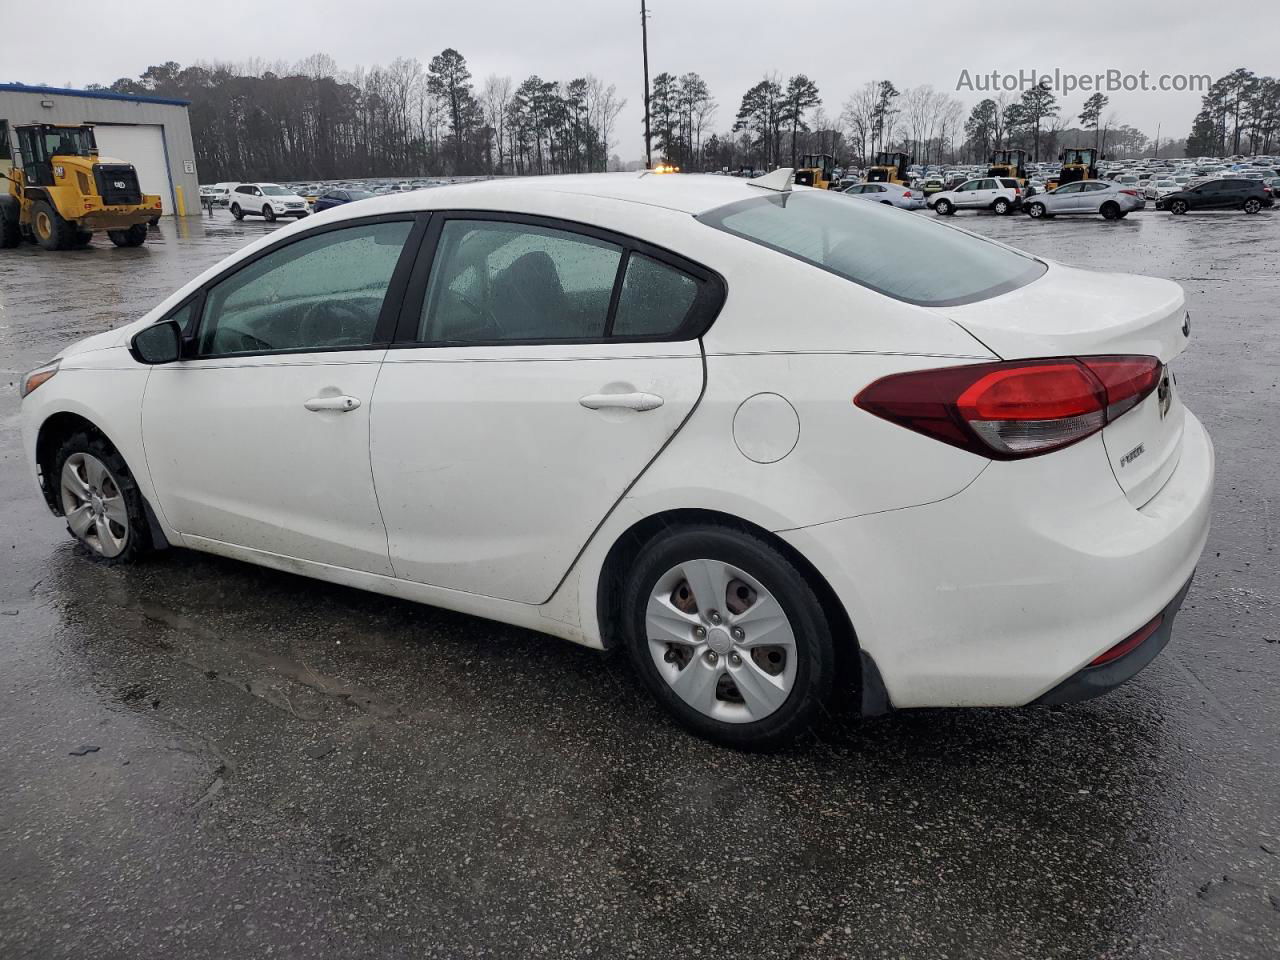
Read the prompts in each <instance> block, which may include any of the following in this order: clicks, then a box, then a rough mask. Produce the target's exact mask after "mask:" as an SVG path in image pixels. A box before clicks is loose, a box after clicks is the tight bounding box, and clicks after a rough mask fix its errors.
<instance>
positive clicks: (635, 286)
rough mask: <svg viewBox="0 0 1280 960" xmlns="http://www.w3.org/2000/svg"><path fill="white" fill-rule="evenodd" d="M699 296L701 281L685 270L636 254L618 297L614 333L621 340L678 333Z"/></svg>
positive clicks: (630, 261) (633, 256)
mask: <svg viewBox="0 0 1280 960" xmlns="http://www.w3.org/2000/svg"><path fill="white" fill-rule="evenodd" d="M697 296H698V281H697V280H695V279H694V278H693V277H691V276H689V275H688V274H687V273H685V272H684V271H682V270H677V269H676V268H675V267H670V266H668V265H667V264H665V263H659V262H658V261H657V260H654V259H652V258H651V257H646V256H644V255H643V254H640V253H633V254H632V255H631V256H630V257H628V259H627V273H626V277H625V279H624V280H623V281H622V293H621V294H620V295H619V296H618V312H617V314H616V315H615V316H614V318H613V333H614V336H618V337H657V336H664V335H666V334H670V333H674V332H675V331H676V330H679V329H680V327H681V326H682V325H683V324H684V321H685V318H686V317H687V316H688V315H689V311H690V309H692V307H693V303H694V300H695V299H697Z"/></svg>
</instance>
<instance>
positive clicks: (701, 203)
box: [364, 171, 812, 215]
mask: <svg viewBox="0 0 1280 960" xmlns="http://www.w3.org/2000/svg"><path fill="white" fill-rule="evenodd" d="M750 183H751V181H750V180H747V179H743V178H741V177H715V176H711V175H709V174H686V173H681V174H657V173H648V172H647V171H646V172H641V173H638V174H637V173H587V174H567V175H563V176H546V177H503V178H496V179H492V180H480V181H473V182H471V183H459V184H449V185H447V186H443V187H438V188H436V189H433V190H424V191H414V192H412V193H406V192H398V193H393V194H389V195H386V196H380V197H377V198H375V199H373V200H370V201H368V203H369V204H370V205H369V206H368V207H365V208H364V210H365V211H366V215H367V214H368V213H375V212H378V213H390V212H396V211H402V210H422V209H428V208H449V207H460V206H462V207H465V206H467V205H468V204H476V205H478V206H490V205H495V206H500V205H501V204H502V203H503V202H504V201H506V202H512V201H516V200H518V199H519V198H520V197H521V196H528V195H529V194H531V193H538V194H542V195H545V194H547V193H564V194H573V195H577V196H583V197H593V198H598V199H606V200H618V201H622V202H625V203H637V204H643V205H645V206H653V207H662V208H664V209H667V210H674V211H678V212H681V213H691V214H699V213H703V212H705V211H707V210H712V209H714V208H716V207H720V206H723V205H725V204H727V203H733V202H735V201H738V200H746V199H748V198H750V197H766V196H771V195H775V194H773V191H770V190H764V189H761V188H760V187H755V186H750ZM794 189H796V190H798V191H799V190H809V189H812V188H811V187H803V186H796V187H795V188H794Z"/></svg>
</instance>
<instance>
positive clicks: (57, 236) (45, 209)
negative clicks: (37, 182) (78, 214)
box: [31, 200, 75, 250]
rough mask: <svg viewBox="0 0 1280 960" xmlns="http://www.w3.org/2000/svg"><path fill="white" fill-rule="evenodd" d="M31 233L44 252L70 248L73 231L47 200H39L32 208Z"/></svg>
mask: <svg viewBox="0 0 1280 960" xmlns="http://www.w3.org/2000/svg"><path fill="white" fill-rule="evenodd" d="M31 227H32V232H34V233H35V235H36V242H37V243H39V244H40V246H42V247H44V248H45V249H46V250H65V249H66V248H67V247H69V246H71V242H72V240H73V238H74V234H75V229H74V228H73V227H72V226H71V224H70V223H68V222H67V221H66V220H63V219H62V216H61V214H59V213H58V211H57V210H55V209H54V208H53V206H52V205H51V204H50V203H49V201H47V200H39V201H37V202H36V203H35V205H34V207H33V208H32V217H31Z"/></svg>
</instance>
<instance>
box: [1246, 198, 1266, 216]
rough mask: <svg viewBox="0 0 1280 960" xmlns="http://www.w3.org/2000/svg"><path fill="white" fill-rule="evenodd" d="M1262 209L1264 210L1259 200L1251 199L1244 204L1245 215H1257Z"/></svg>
mask: <svg viewBox="0 0 1280 960" xmlns="http://www.w3.org/2000/svg"><path fill="white" fill-rule="evenodd" d="M1261 209H1262V201H1260V200H1258V199H1257V198H1255V197H1250V198H1249V199H1248V200H1246V201H1245V202H1244V212H1245V213H1257V212H1258V211H1259V210H1261Z"/></svg>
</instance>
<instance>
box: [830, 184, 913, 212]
mask: <svg viewBox="0 0 1280 960" xmlns="http://www.w3.org/2000/svg"><path fill="white" fill-rule="evenodd" d="M841 192H842V193H843V194H845V196H849V197H857V198H858V199H859V200H871V201H873V202H875V203H887V204H889V206H891V207H902V208H903V209H904V210H923V209H924V206H925V199H924V191H923V190H917V189H915V188H913V187H903V186H899V185H898V184H896V183H855V184H854V185H853V186H851V187H849V188H847V189H845V190H842V191H841Z"/></svg>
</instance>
